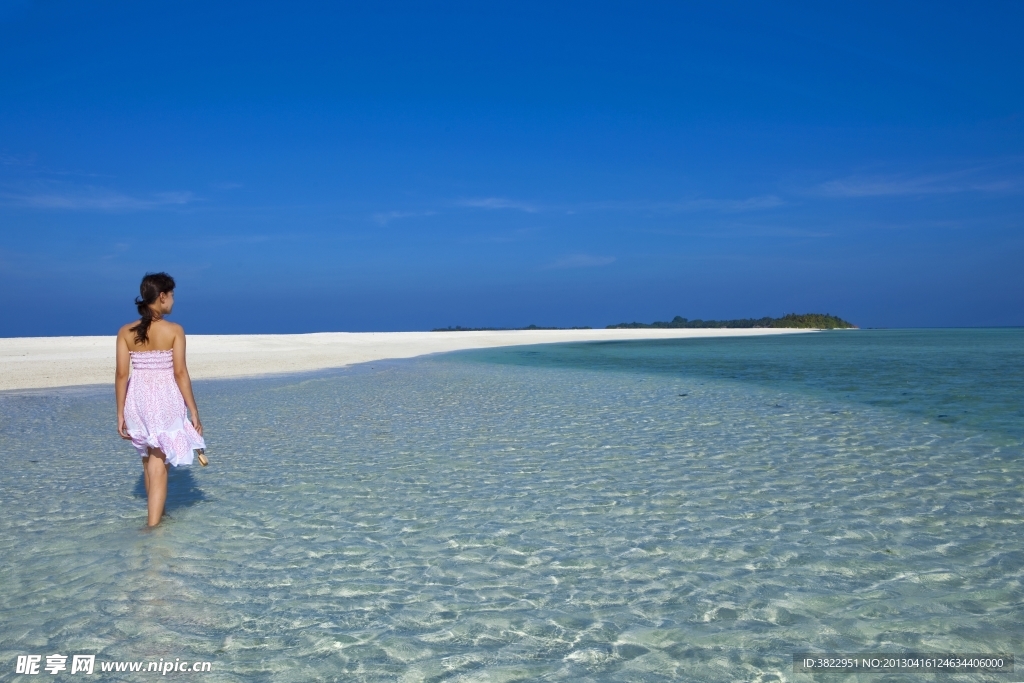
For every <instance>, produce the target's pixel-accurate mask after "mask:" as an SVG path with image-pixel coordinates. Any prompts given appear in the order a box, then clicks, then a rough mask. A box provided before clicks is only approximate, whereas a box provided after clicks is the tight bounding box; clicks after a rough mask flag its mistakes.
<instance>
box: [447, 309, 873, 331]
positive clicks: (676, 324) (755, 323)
mask: <svg viewBox="0 0 1024 683" xmlns="http://www.w3.org/2000/svg"><path fill="white" fill-rule="evenodd" d="M715 327H719V328H720V327H748V328H749V327H799V328H804V329H818V330H839V329H849V328H856V327H857V326H856V325H853V324H851V323H848V322H846V321H845V320H843V319H842V318H837V317H836V316H834V315H829V314H828V313H803V314H797V313H790V314H789V315H784V316H782V317H781V318H768V317H765V318H740V319H739V320H699V319H698V320H687V319H686V318H682V317H680V316H678V315H677V316H676V317H674V318H672V320H670V321H669V322H661V321H655V322H653V323H619V324H618V325H608V326H607V327H606V328H605V329H607V330H628V329H645V328H665V329H674V328H687V329H700V328H715ZM590 329H593V328H591V327H541V326H539V325H527V326H526V327H463V326H462V325H456V326H454V327H452V326H451V325H449V326H448V327H435V328H434V329H432V330H431V332H509V331H512V330H590Z"/></svg>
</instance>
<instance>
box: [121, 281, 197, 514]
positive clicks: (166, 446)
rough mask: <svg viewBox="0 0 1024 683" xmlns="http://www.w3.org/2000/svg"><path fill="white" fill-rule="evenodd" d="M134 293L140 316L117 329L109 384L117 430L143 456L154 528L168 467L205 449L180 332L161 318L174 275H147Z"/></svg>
mask: <svg viewBox="0 0 1024 683" xmlns="http://www.w3.org/2000/svg"><path fill="white" fill-rule="evenodd" d="M139 292H140V294H141V296H140V297H139V298H138V299H136V300H135V305H136V306H137V307H138V309H139V315H140V316H141V318H140V320H138V321H137V322H134V323H128V324H127V325H125V326H124V327H122V328H121V329H120V331H119V332H118V333H117V370H116V373H115V375H114V386H115V392H116V395H117V432H118V434H120V435H121V438H123V439H128V440H130V441H131V442H132V444H133V445H134V446H135V449H136V450H138V452H139V455H141V456H142V470H143V476H144V477H145V480H146V494H147V495H148V497H149V504H148V509H149V526H151V527H153V526H156V525H157V524H159V523H160V518H161V517H162V516H163V513H164V502H165V501H166V500H167V473H168V472H169V471H170V468H171V465H174V466H175V467H179V466H181V465H191V464H192V450H193V449H198V448H202V449H205V448H206V443H205V442H204V441H203V424H202V423H201V422H200V421H199V409H198V408H196V400H195V397H194V396H193V395H192V381H191V380H190V379H189V376H188V368H186V367H185V330H184V329H182V327H181V325H177V324H175V323H172V322H168V321H167V320H164V316H166V315H169V314H170V312H171V309H172V308H173V307H174V278H172V277H171V276H170V275H168V274H167V273H148V274H147V275H146V276H145V277H144V278H142V284H141V285H140V286H139ZM129 368H130V369H131V376H130V377H129ZM186 406H187V407H188V411H189V413H191V414H192V419H191V421H190V420H189V419H188V416H187V415H186V413H185V408H186Z"/></svg>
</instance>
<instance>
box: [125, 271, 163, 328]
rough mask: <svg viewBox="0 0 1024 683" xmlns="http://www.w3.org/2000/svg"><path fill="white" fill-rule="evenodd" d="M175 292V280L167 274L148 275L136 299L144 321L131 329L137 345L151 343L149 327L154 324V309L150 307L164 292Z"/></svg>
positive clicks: (143, 279)
mask: <svg viewBox="0 0 1024 683" xmlns="http://www.w3.org/2000/svg"><path fill="white" fill-rule="evenodd" d="M173 291H174V278H173V277H171V276H170V275H168V274H167V273H146V276H145V277H144V278H142V284H141V285H139V294H140V295H141V296H138V297H135V307H136V308H138V309H139V315H141V316H142V320H140V321H139V324H138V325H136V326H135V327H129V328H128V331H129V332H134V333H135V343H136V344H145V343H146V342H148V341H149V325H150V323H152V322H153V309H151V308H150V307H149V305H150V304H152V303H154V302H155V301H156V300H157V299H158V298H160V295H161V294H163V293H164V292H173Z"/></svg>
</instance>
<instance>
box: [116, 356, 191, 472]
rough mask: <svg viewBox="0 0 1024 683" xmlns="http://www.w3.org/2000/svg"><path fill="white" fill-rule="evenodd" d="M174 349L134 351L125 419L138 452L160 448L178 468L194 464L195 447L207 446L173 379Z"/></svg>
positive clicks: (144, 455) (145, 453)
mask: <svg viewBox="0 0 1024 683" xmlns="http://www.w3.org/2000/svg"><path fill="white" fill-rule="evenodd" d="M171 353H172V352H171V351H170V350H169V349H168V350H167V351H132V352H131V358H132V374H131V376H130V377H129V378H128V395H127V396H126V397H125V401H124V422H125V425H126V426H127V427H128V434H129V435H130V436H131V437H132V444H133V445H134V446H135V449H136V450H137V451H138V452H139V455H141V456H142V457H146V456H147V455H148V452H147V449H149V448H159V449H160V450H161V451H163V453H164V455H166V456H167V462H168V463H170V464H171V465H174V466H175V467H179V466H181V465H191V464H192V450H193V449H195V448H206V443H205V442H204V441H203V437H201V436H199V433H198V432H197V431H196V429H195V427H193V426H192V423H191V422H189V420H188V416H187V413H186V411H185V399H183V398H182V397H181V390H180V389H178V383H177V382H175V381H174V360H173V358H172V355H171Z"/></svg>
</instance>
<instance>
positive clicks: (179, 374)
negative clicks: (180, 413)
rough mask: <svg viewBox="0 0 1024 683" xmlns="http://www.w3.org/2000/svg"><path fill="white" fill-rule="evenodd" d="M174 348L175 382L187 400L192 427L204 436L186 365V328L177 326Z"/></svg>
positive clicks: (172, 348)
mask: <svg viewBox="0 0 1024 683" xmlns="http://www.w3.org/2000/svg"><path fill="white" fill-rule="evenodd" d="M174 327H175V330H174V346H172V347H171V358H173V359H174V381H175V382H177V383H178V389H179V390H181V397H182V398H183V399H185V406H186V407H187V408H188V412H189V413H191V415H192V426H193V427H195V428H196V431H197V432H199V436H202V435H203V423H202V422H200V421H199V408H198V407H196V398H195V396H193V395H192V380H191V379H189V376H188V367H186V365H185V328H183V327H182V326H181V325H177V324H176V325H175V326H174Z"/></svg>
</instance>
